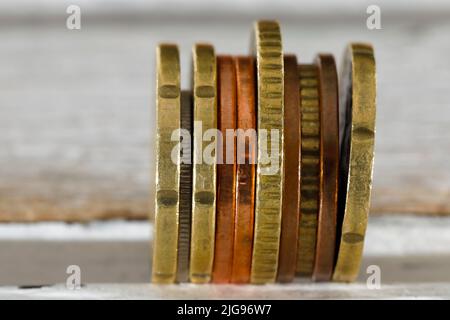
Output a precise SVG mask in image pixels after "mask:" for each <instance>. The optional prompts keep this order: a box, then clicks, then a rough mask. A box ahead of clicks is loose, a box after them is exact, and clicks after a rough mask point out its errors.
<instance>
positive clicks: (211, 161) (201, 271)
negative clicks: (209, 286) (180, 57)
mask: <svg viewBox="0 0 450 320" xmlns="http://www.w3.org/2000/svg"><path fill="white" fill-rule="evenodd" d="M193 58H194V59H193V60H194V68H193V69H194V78H193V79H194V84H193V91H194V92H193V95H194V167H193V186H192V234H191V260H190V270H189V278H190V280H191V282H194V283H206V282H209V281H210V280H211V273H212V265H213V259H214V238H215V218H216V163H217V158H216V149H217V145H216V144H217V141H216V139H215V138H214V137H208V132H207V130H209V129H217V70H216V56H215V54H214V48H213V47H212V46H210V45H207V44H198V45H195V46H194V49H193ZM203 135H204V136H203ZM209 139H210V140H209Z"/></svg>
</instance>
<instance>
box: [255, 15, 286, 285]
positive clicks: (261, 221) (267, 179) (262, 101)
mask: <svg viewBox="0 0 450 320" xmlns="http://www.w3.org/2000/svg"><path fill="white" fill-rule="evenodd" d="M254 29H255V30H254V37H255V42H256V46H255V49H256V61H257V63H256V67H257V115H258V117H257V128H258V167H257V173H256V199H255V202H256V203H255V234H254V243H253V255H252V269H251V282H252V283H256V284H257V283H270V282H274V281H275V279H276V275H277V269H278V253H279V245H280V230H281V207H282V200H281V198H282V194H283V130H284V121H283V115H284V66H283V49H282V42H281V32H280V26H279V25H278V23H277V22H275V21H259V22H257V23H256V24H255V28H254Z"/></svg>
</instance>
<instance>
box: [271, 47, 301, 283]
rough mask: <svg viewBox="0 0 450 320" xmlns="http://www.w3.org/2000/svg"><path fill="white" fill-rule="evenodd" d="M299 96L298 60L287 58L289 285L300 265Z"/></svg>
mask: <svg viewBox="0 0 450 320" xmlns="http://www.w3.org/2000/svg"><path fill="white" fill-rule="evenodd" d="M299 110H300V93H299V82H298V71H297V58H296V57H295V56H294V55H285V56H284V187H283V200H282V202H283V210H282V219H281V239H280V257H279V264H278V275H277V280H278V281H279V282H290V281H292V280H293V279H294V276H295V267H296V262H297V242H298V221H299V215H300V212H299V210H300V184H299V178H300V166H299V161H300V141H301V140H300V133H301V130H300V112H299Z"/></svg>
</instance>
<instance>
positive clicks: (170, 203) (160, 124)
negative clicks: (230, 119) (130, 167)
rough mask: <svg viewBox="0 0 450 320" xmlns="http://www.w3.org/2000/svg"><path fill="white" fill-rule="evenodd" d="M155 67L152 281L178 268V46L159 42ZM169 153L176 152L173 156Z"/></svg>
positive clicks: (171, 277) (169, 279) (169, 277)
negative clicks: (176, 136) (154, 190)
mask: <svg viewBox="0 0 450 320" xmlns="http://www.w3.org/2000/svg"><path fill="white" fill-rule="evenodd" d="M156 69H157V79H156V95H157V98H156V119H157V134H156V137H157V141H156V201H155V225H154V240H153V268H152V281H153V282H154V283H173V282H175V277H176V271H177V249H178V213H179V207H178V204H179V177H180V174H179V173H180V152H179V150H180V148H179V141H172V140H171V136H172V132H173V131H174V130H177V129H180V57H179V52H178V48H177V46H175V45H170V44H162V45H160V46H158V48H157V50H156ZM172 151H174V152H172ZM172 153H173V154H174V155H175V156H174V158H173V159H172Z"/></svg>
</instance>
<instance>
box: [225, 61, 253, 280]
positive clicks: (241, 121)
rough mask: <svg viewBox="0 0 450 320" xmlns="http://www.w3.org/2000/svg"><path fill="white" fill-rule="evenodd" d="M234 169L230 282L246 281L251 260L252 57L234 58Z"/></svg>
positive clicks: (248, 276) (248, 277) (248, 278)
mask: <svg viewBox="0 0 450 320" xmlns="http://www.w3.org/2000/svg"><path fill="white" fill-rule="evenodd" d="M234 63H235V66H236V78H237V79H236V80H237V81H236V83H237V124H236V126H237V129H238V130H237V151H236V152H237V157H236V158H237V159H236V160H237V161H236V162H237V164H236V166H237V168H236V212H235V215H236V216H235V232H234V247H233V265H232V270H231V282H233V283H248V282H249V281H250V271H251V263H252V248H253V225H254V211H255V176H256V104H255V103H256V100H255V98H256V92H255V83H256V79H255V60H254V58H253V57H236V58H235V59H234Z"/></svg>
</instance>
